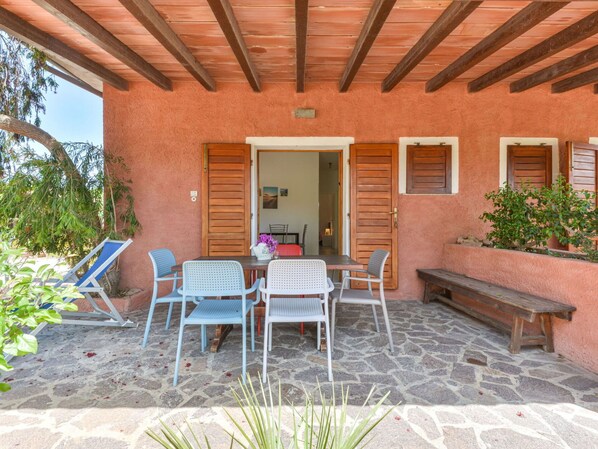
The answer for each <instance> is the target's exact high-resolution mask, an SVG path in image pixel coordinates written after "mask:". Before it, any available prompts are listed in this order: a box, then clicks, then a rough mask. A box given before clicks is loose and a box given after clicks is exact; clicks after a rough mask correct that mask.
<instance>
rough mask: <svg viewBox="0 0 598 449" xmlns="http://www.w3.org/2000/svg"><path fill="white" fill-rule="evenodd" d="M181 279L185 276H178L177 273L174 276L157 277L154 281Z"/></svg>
mask: <svg viewBox="0 0 598 449" xmlns="http://www.w3.org/2000/svg"><path fill="white" fill-rule="evenodd" d="M179 279H183V276H177V275H176V274H175V275H174V276H164V277H161V278H155V279H154V281H156V282H162V281H177V280H179Z"/></svg>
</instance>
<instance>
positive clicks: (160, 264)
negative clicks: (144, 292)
mask: <svg viewBox="0 0 598 449" xmlns="http://www.w3.org/2000/svg"><path fill="white" fill-rule="evenodd" d="M147 254H148V255H149V257H150V259H151V261H152V266H153V268H154V292H153V293H152V302H151V304H150V309H149V313H148V315H147V324H146V325H145V332H144V334H143V343H142V344H141V346H142V347H144V348H145V346H146V345H147V340H148V337H149V331H150V327H151V325H152V318H153V317H154V310H155V308H156V304H170V305H169V306H168V316H167V317H166V329H168V328H169V327H170V318H171V317H172V309H173V308H174V304H175V303H180V302H182V301H183V296H182V295H181V294H180V293H179V292H178V291H177V290H178V281H179V280H180V279H182V277H180V276H178V275H177V274H176V273H174V272H173V271H172V267H173V265H176V260H175V258H174V254H172V251H170V250H169V249H167V248H160V249H155V250H153V251H150V252H148V253H147ZM163 282H172V290H171V291H170V292H168V293H167V294H166V295H164V296H160V297H158V291H159V287H160V283H163Z"/></svg>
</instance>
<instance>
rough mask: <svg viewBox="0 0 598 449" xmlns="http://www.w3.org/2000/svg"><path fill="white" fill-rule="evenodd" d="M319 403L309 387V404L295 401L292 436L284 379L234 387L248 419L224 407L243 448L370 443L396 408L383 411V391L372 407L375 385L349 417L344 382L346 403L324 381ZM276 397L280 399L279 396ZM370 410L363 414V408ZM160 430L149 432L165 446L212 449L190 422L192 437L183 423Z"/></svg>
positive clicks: (333, 448)
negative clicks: (288, 428) (327, 390)
mask: <svg viewBox="0 0 598 449" xmlns="http://www.w3.org/2000/svg"><path fill="white" fill-rule="evenodd" d="M316 391H317V393H318V397H319V400H320V404H319V405H317V404H316V401H315V399H314V396H313V395H312V394H310V393H309V392H307V391H306V390H304V396H305V400H304V405H303V408H302V409H298V408H296V407H295V406H293V405H292V404H291V409H292V412H293V422H292V426H291V435H290V436H289V437H286V438H285V437H284V436H283V432H282V429H283V424H284V423H283V420H282V409H283V400H282V391H281V387H280V384H279V386H278V392H277V394H275V393H274V392H273V391H272V388H271V386H270V383H269V382H268V386H267V387H264V386H263V384H262V383H261V382H260V389H259V390H257V391H256V389H255V388H254V386H253V384H252V382H251V379H249V381H248V383H247V385H243V384H242V383H240V392H236V391H234V390H233V397H234V398H235V401H236V402H237V404H238V405H239V407H240V410H241V413H242V415H243V417H244V418H245V421H246V424H244V423H242V422H241V421H240V420H238V419H235V418H234V417H233V416H232V414H231V413H230V412H229V411H228V410H225V412H226V414H227V416H228V417H229V419H230V420H231V422H232V424H233V426H234V428H235V429H236V431H237V432H238V435H235V434H234V433H231V432H227V433H228V435H229V436H230V446H229V447H230V448H232V447H233V445H234V444H235V443H236V444H237V445H238V446H239V447H241V448H243V449H286V448H291V447H292V448H294V449H357V448H363V447H365V446H366V445H367V444H368V443H369V442H370V441H371V439H372V438H368V437H369V436H370V434H371V432H372V430H374V428H376V426H378V424H380V422H381V421H382V420H383V419H384V418H385V417H386V416H387V415H388V414H389V413H390V412H391V411H392V409H393V408H392V407H389V409H388V410H386V411H384V412H382V410H381V409H382V406H383V405H384V403H385V401H386V399H387V398H388V393H387V394H386V395H384V396H383V397H382V398H381V399H380V400H379V401H378V402H376V403H375V404H374V405H373V406H371V407H370V406H369V405H368V404H369V403H370V401H371V399H372V396H373V394H374V392H375V388H372V390H371V391H370V393H369V395H368V397H367V399H366V400H365V402H364V403H363V405H362V407H361V409H360V412H359V414H358V416H357V417H356V418H355V419H351V418H350V416H349V410H348V407H349V397H350V395H349V389H348V388H347V389H344V388H342V387H341V403H340V405H337V404H336V394H335V393H334V386H333V388H332V391H333V392H332V397H331V398H328V397H327V396H326V395H325V394H324V392H323V391H322V388H321V386H320V385H318V388H317V390H316ZM275 396H276V400H275ZM364 410H367V412H366V413H365V415H364V416H361V414H362V412H363V411H364ZM160 424H161V429H160V434H158V433H156V432H154V431H153V430H147V431H146V433H147V434H148V435H149V436H150V437H151V438H153V439H154V440H155V441H157V442H158V443H159V444H161V445H162V446H163V447H164V448H166V449H211V446H210V442H209V440H208V438H207V437H206V435H205V434H204V435H203V438H199V437H198V436H197V433H196V432H194V431H193V429H192V428H191V426H190V425H189V423H187V427H188V432H189V435H190V436H187V435H185V433H184V431H183V430H182V429H181V428H180V427H178V426H176V425H175V426H174V427H171V426H169V425H167V424H166V423H164V422H163V421H160Z"/></svg>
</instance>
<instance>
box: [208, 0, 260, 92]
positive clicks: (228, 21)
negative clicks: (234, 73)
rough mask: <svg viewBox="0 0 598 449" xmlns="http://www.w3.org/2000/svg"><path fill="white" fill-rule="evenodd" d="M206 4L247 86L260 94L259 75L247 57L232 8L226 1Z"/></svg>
mask: <svg viewBox="0 0 598 449" xmlns="http://www.w3.org/2000/svg"><path fill="white" fill-rule="evenodd" d="M207 2H208V4H209V5H210V8H211V9H212V12H213V13H214V16H215V17H216V20H217V21H218V24H219V25H220V28H221V29H222V32H223V33H224V36H225V37H226V40H227V41H228V45H230V48H231V49H232V51H233V53H234V54H235V56H236V58H237V61H238V62H239V65H240V66H241V69H242V70H243V73H244V74H245V78H247V81H248V82H249V85H250V86H251V88H252V89H253V90H254V92H260V91H261V87H260V79H259V75H258V73H257V70H256V69H255V67H254V65H253V62H252V61H251V58H250V57H249V52H248V51H247V45H246V44H245V39H243V33H241V29H240V28H239V23H238V22H237V19H236V17H235V14H234V12H233V8H232V6H231V5H230V3H229V1H228V0H207Z"/></svg>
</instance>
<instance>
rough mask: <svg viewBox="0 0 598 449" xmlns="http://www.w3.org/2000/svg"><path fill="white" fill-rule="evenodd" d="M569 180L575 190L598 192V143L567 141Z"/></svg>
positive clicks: (566, 173) (567, 176)
mask: <svg viewBox="0 0 598 449" xmlns="http://www.w3.org/2000/svg"><path fill="white" fill-rule="evenodd" d="M565 145H566V148H567V155H566V172H565V177H566V178H567V182H568V183H569V184H571V185H572V186H573V188H574V189H575V190H588V191H590V192H598V145H591V144H589V143H577V142H566V143H565Z"/></svg>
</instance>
